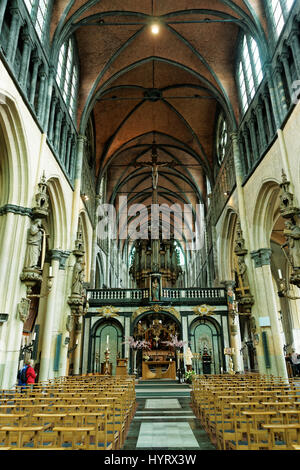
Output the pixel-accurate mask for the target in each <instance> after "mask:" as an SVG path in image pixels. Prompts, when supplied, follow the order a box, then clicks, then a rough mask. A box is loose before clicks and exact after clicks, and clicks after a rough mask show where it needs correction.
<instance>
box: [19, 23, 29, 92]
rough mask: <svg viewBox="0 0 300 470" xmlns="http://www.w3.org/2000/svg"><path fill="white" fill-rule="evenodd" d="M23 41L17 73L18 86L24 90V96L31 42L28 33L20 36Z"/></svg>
mask: <svg viewBox="0 0 300 470" xmlns="http://www.w3.org/2000/svg"><path fill="white" fill-rule="evenodd" d="M22 40H23V53H22V60H21V66H20V72H19V84H20V85H21V87H22V88H25V91H26V95H27V89H26V83H27V76H28V68H29V59H30V55H31V51H32V41H31V37H30V35H29V33H28V32H26V33H25V34H23V35H22Z"/></svg>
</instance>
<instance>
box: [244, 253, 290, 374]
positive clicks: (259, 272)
mask: <svg viewBox="0 0 300 470" xmlns="http://www.w3.org/2000/svg"><path fill="white" fill-rule="evenodd" d="M271 255H272V250H271V249H269V248H261V249H259V250H256V251H252V252H251V256H252V259H253V260H254V266H255V274H256V300H257V309H258V312H259V316H258V318H257V320H258V322H259V326H260V331H261V333H263V332H265V333H266V335H267V341H268V348H269V355H270V363H271V364H270V368H269V372H270V373H272V374H274V375H276V376H280V377H283V378H287V370H286V364H285V358H284V352H283V343H282V339H281V335H280V327H279V318H278V311H277V303H276V298H275V295H277V294H276V293H275V292H274V287H273V281H272V273H271V267H270V263H271ZM259 342H260V343H261V342H262V338H260V339H259ZM261 348H262V345H261ZM262 352H263V354H264V358H265V359H266V357H265V352H264V351H262Z"/></svg>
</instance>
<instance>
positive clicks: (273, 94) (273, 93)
mask: <svg viewBox="0 0 300 470" xmlns="http://www.w3.org/2000/svg"><path fill="white" fill-rule="evenodd" d="M265 72H266V75H267V79H268V88H269V92H270V99H271V103H272V109H273V115H274V120H275V126H276V129H279V128H280V121H281V119H280V111H279V96H278V94H277V87H275V86H274V80H273V76H272V67H271V65H270V64H267V65H266V67H265Z"/></svg>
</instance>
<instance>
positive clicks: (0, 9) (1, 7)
mask: <svg viewBox="0 0 300 470" xmlns="http://www.w3.org/2000/svg"><path fill="white" fill-rule="evenodd" d="M7 2H8V0H1V2H0V34H1V32H2V25H3V20H4V15H5V11H6V7H7Z"/></svg>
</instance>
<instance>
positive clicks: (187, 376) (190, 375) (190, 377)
mask: <svg viewBox="0 0 300 470" xmlns="http://www.w3.org/2000/svg"><path fill="white" fill-rule="evenodd" d="M194 375H196V372H195V371H194V370H189V371H187V372H186V373H185V381H186V383H188V384H190V383H192V381H193V376H194Z"/></svg>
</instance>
